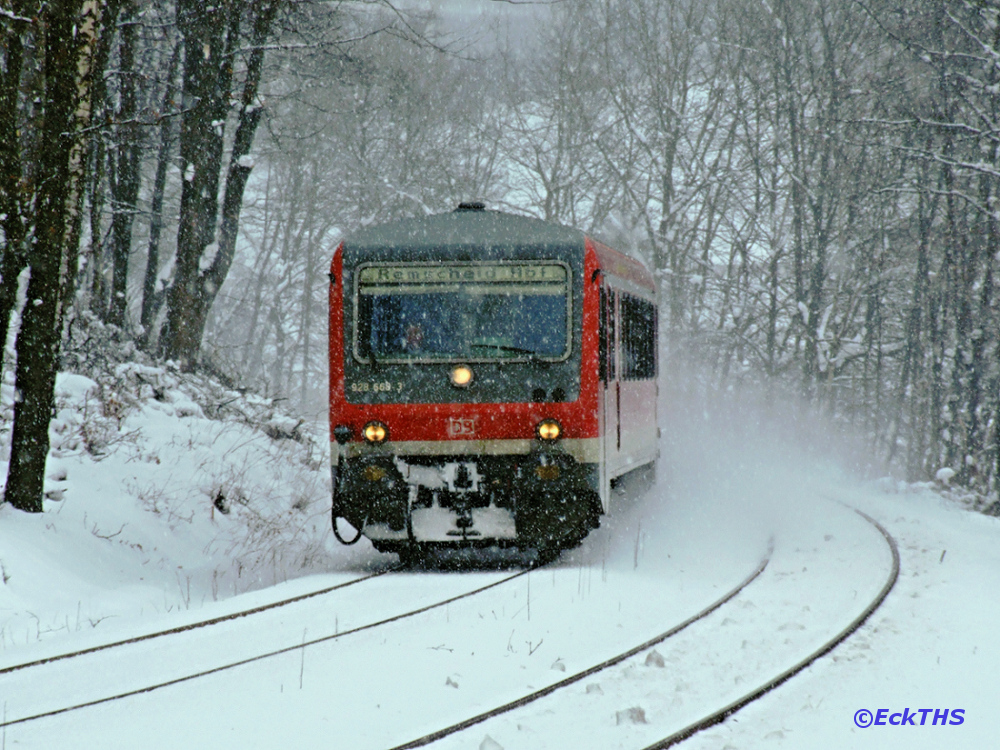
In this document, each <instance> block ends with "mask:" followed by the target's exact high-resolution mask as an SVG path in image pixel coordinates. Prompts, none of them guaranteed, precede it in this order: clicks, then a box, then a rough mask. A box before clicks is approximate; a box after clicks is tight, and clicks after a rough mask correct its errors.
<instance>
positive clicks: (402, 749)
mask: <svg viewBox="0 0 1000 750" xmlns="http://www.w3.org/2000/svg"><path fill="white" fill-rule="evenodd" d="M773 550H774V545H773V541H772V543H771V544H769V546H768V551H767V554H766V555H765V556H764V557H763V558H762V559H761V561H760V562H759V563H758V565H757V567H756V568H755V569H754V570H753V572H751V573H750V575H748V576H747V577H746V578H744V579H743V580H742V581H740V582H739V583H738V584H737V585H736V586H735V587H733V588H732V589H731V590H729V591H727V592H726V593H725V594H724V595H723V596H721V597H720V598H719V599H716V600H715V601H714V602H712V603H711V604H709V605H708V606H707V607H705V608H704V609H702V610H701V611H700V612H697V613H695V614H694V615H692V616H691V617H689V618H688V619H686V620H684V621H683V622H681V623H679V624H678V625H675V626H673V627H672V628H670V629H669V630H666V631H665V632H663V633H660V634H659V635H657V636H655V637H653V638H650V639H649V640H647V641H644V642H643V643H640V644H639V645H638V646H634V647H632V648H630V649H628V650H627V651H623V652H621V653H620V654H616V655H615V656H612V657H611V658H609V659H605V660H604V661H602V662H600V663H598V664H595V665H594V666H592V667H590V668H588V669H585V670H583V671H582V672H577V673H576V674H573V675H570V676H569V677H567V678H565V679H563V680H559V681H558V682H555V683H553V684H551V685H548V686H547V687H544V688H542V689H541V690H536V691H535V692H533V693H529V694H528V695H525V696H523V697H521V698H518V699H517V700H514V701H510V702H509V703H506V704H504V705H502V706H497V707H496V708H494V709H491V710H489V711H485V712H484V713H481V714H479V715H477V716H473V717H471V718H469V719H466V720H465V721H461V722H459V723H457V724H453V725H452V726H450V727H445V728H444V729H440V730H438V731H436V732H432V733H430V734H426V735H424V736H423V737H418V738H417V739H415V740H411V741H410V742H406V743H404V744H402V745H397V746H396V747H394V748H392V750H408V749H409V748H415V747H423V746H425V745H429V744H431V743H432V742H436V741H437V740H440V739H443V738H445V737H447V736H449V735H452V734H455V733H456V732H461V731H462V730H464V729H468V728H469V727H472V726H475V725H476V724H480V723H482V722H484V721H486V720H487V719H492V718H494V717H496V716H500V715H501V714H505V713H507V712H508V711H513V710H514V709H516V708H521V707H522V706H526V705H528V704H529V703H533V702H534V701H536V700H538V699H539V698H544V697H545V696H546V695H550V694H551V693H554V692H556V691H557V690H561V689H563V688H565V687H568V686H569V685H572V684H574V683H576V682H579V681H580V680H583V679H585V678H587V677H590V676H591V675H594V674H596V673H598V672H600V671H601V670H603V669H608V668H609V667H613V666H614V665H616V664H620V663H621V662H623V661H625V660H626V659H629V658H631V657H633V656H635V655H636V654H639V653H641V652H643V651H645V650H646V649H649V648H652V647H653V646H656V645H658V644H660V643H663V642H664V641H665V640H667V639H668V638H671V637H672V636H674V635H677V634H678V633H680V632H681V631H682V630H684V629H685V628H687V627H688V626H690V625H692V624H693V623H695V622H698V620H702V619H704V618H706V617H708V616H709V615H710V614H712V613H713V612H715V610H717V609H718V608H719V607H721V606H722V605H723V604H725V603H726V602H728V601H729V600H730V599H732V598H733V597H734V596H736V595H737V594H739V593H740V592H741V591H743V590H744V589H745V588H746V587H747V586H749V585H750V584H751V583H753V582H754V581H755V580H756V579H757V577H758V576H759V575H760V574H761V573H763V572H764V569H765V568H766V567H767V564H768V562H770V560H771V553H772V552H773Z"/></svg>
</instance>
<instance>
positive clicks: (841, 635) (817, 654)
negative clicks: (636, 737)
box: [392, 509, 899, 750]
mask: <svg viewBox="0 0 1000 750" xmlns="http://www.w3.org/2000/svg"><path fill="white" fill-rule="evenodd" d="M852 510H854V512H855V513H857V514H858V515H859V516H861V517H862V518H863V519H864V520H865V521H866V522H867V523H868V524H870V525H871V527H873V528H874V529H875V530H877V532H878V533H879V535H880V536H881V538H882V540H883V541H884V543H885V545H886V547H887V549H888V551H889V555H890V557H891V563H890V565H889V570H888V572H887V574H886V577H885V579H884V581H883V583H882V585H881V587H880V588H879V589H878V591H877V592H876V593H875V594H874V596H872V597H871V599H870V600H868V602H867V604H866V605H865V606H864V607H863V608H862V609H861V611H860V612H859V613H858V614H857V615H856V616H855V617H854V618H853V619H852V620H851V621H850V622H849V623H848V624H847V625H846V626H844V627H842V628H840V629H839V630H838V631H837V632H836V633H835V634H833V635H832V636H830V637H828V638H826V639H825V640H824V641H823V642H822V644H821V645H820V646H818V647H817V648H815V649H813V650H812V651H811V652H809V653H808V654H807V655H806V656H805V657H804V658H801V659H798V660H797V661H795V662H794V663H792V664H791V666H789V667H787V668H786V669H784V670H782V671H780V672H779V673H778V674H775V675H773V676H769V677H768V678H767V679H765V680H763V681H761V682H759V683H757V684H756V686H755V687H753V688H751V689H747V690H746V691H745V692H743V693H742V694H741V695H740V696H739V697H737V698H736V699H732V700H726V701H725V702H724V703H723V705H721V706H720V707H713V708H712V710H709V711H707V712H705V713H704V714H702V715H701V716H700V717H699V718H697V719H695V720H690V721H686V722H683V725H682V726H681V728H679V729H676V730H674V731H672V732H670V733H669V734H667V735H666V736H663V737H661V738H659V739H657V740H656V741H654V742H652V743H649V742H648V741H643V742H638V743H636V744H634V745H632V744H624V743H623V744H617V743H616V744H615V745H614V746H616V747H619V746H621V747H626V746H632V747H641V748H643V750H662V749H663V748H669V747H673V746H675V745H677V744H679V743H681V742H683V741H684V740H686V739H689V738H690V737H692V736H694V735H695V734H697V733H699V732H701V731H704V730H706V729H708V728H710V727H713V726H715V725H717V724H720V723H722V722H723V721H725V720H726V719H727V718H729V717H730V716H732V715H733V714H735V713H736V712H738V711H739V710H740V709H742V708H744V707H745V706H747V705H749V704H750V703H752V702H754V701H756V700H758V699H760V698H761V697H763V696H764V695H767V694H768V693H770V692H772V691H774V690H775V689H776V688H778V687H779V686H780V685H782V684H784V683H785V682H787V681H788V680H789V679H791V678H792V677H794V676H795V675H796V674H798V673H800V672H801V671H802V670H804V669H806V668H807V667H808V666H810V665H811V664H813V663H815V662H816V661H817V660H818V659H820V658H822V657H823V656H824V655H826V654H829V653H830V652H831V651H833V650H834V649H835V648H836V647H837V646H838V645H839V644H841V643H843V642H844V641H845V640H846V639H847V638H849V637H850V636H851V635H852V634H853V633H855V632H856V631H857V630H858V629H859V628H861V627H862V625H864V623H865V622H866V621H867V620H868V619H869V618H870V617H871V615H872V614H873V613H874V612H875V611H876V610H877V609H878V608H879V606H881V604H882V603H883V602H884V601H885V599H886V597H887V596H888V595H889V593H890V592H891V591H892V589H893V587H894V586H895V583H896V580H897V579H898V576H899V550H898V547H897V544H896V541H895V539H894V538H893V537H892V535H891V534H890V533H889V532H888V531H887V530H886V529H885V527H883V526H882V525H881V524H880V523H878V521H876V520H875V519H873V518H871V517H870V516H869V515H867V514H865V513H863V512H862V511H860V510H856V509H852ZM769 560H770V550H769V553H768V557H766V558H765V559H764V560H762V561H761V564H760V565H759V566H758V568H757V569H756V570H755V571H754V572H753V573H751V574H750V575H749V576H748V577H747V578H746V579H744V581H742V582H741V583H740V584H739V585H737V586H736V587H734V588H733V589H732V590H731V591H729V592H727V593H726V594H725V595H724V596H722V597H721V598H720V599H719V600H717V601H716V602H714V603H712V604H711V605H710V606H708V607H706V608H705V609H704V610H702V611H701V612H699V613H697V614H696V615H694V616H692V617H691V618H689V619H688V620H686V621H685V622H683V623H681V624H680V625H677V626H675V627H673V628H671V629H670V630H668V631H666V632H664V633H662V634H661V635H659V636H657V637H655V638H653V639H651V640H649V641H646V642H644V643H642V644H639V645H638V646H635V647H634V648H630V649H628V650H627V651H623V652H622V653H620V654H618V655H616V656H614V657H611V658H609V659H607V660H605V661H602V662H600V663H598V664H595V665H594V666H593V667H591V668H589V669H586V670H583V671H581V672H579V673H577V674H574V675H572V676H570V677H567V678H566V679H563V680H560V681H558V682H556V683H553V684H552V685H549V686H548V687H546V688H544V689H542V690H537V691H533V692H531V693H529V694H526V695H524V696H523V697H520V698H518V699H516V700H512V701H509V702H507V703H504V704H503V705H501V706H497V707H496V708H493V709H491V710H489V711H485V712H482V713H480V714H478V715H476V716H473V717H470V718H468V719H466V720H464V721H461V722H456V723H454V724H452V725H450V726H447V727H444V728H442V729H439V730H436V731H434V732H430V733H428V734H425V735H423V736H420V737H418V738H416V739H413V740H410V741H407V742H405V743H403V744H399V745H396V746H395V747H394V748H392V750H408V749H409V748H417V747H424V746H427V745H430V744H433V743H438V742H440V741H442V740H444V742H442V743H441V746H442V748H448V747H452V746H459V745H461V744H462V742H463V741H464V745H463V746H465V745H468V743H469V741H472V745H471V746H476V744H477V742H478V739H476V740H474V738H473V737H471V736H469V735H468V733H467V730H469V729H470V728H471V727H474V726H477V725H480V724H482V725H485V726H484V731H485V730H487V729H489V727H490V726H491V725H489V724H487V722H489V721H490V720H492V719H498V718H500V717H502V716H503V715H505V714H508V713H511V712H514V711H517V710H518V709H523V708H525V707H527V706H529V704H532V703H535V702H536V701H539V700H540V699H543V698H546V697H555V696H556V695H557V694H558V693H559V692H564V691H566V689H567V688H569V687H570V686H572V685H574V684H575V683H578V682H580V681H581V680H583V679H585V678H588V677H595V676H597V675H599V674H600V673H601V672H605V671H606V670H609V669H610V668H611V667H614V666H615V665H619V664H621V663H623V662H625V661H627V660H629V659H632V658H633V657H636V656H638V655H639V654H641V653H643V652H645V651H648V650H650V649H651V648H652V647H653V646H657V645H660V644H663V643H665V642H666V641H668V639H670V638H672V637H674V636H676V635H678V634H679V633H681V632H682V631H684V630H685V629H687V628H688V627H689V626H691V625H693V624H695V623H696V622H699V621H702V620H704V619H705V618H707V617H708V616H709V615H711V614H713V613H716V612H718V611H719V610H720V609H721V608H722V607H723V606H724V605H726V604H727V603H730V602H733V600H734V599H736V598H737V596H738V595H739V594H741V593H743V592H745V591H746V590H747V589H748V588H749V587H750V585H751V584H752V583H753V582H754V581H757V580H758V579H759V578H760V576H761V574H762V573H763V572H764V570H765V568H766V567H767V564H768V562H769ZM722 656H723V657H724V656H725V654H722ZM576 710H577V711H579V710H580V709H579V707H577V708H576ZM542 712H543V709H541V708H539V710H538V712H537V713H539V714H541V713H542ZM544 713H545V714H546V715H547V716H548V717H549V719H550V720H553V721H555V719H553V718H552V717H555V716H564V717H565V716H577V715H580V714H577V713H576V711H574V710H570V709H566V710H563V711H561V710H560V709H559V708H557V707H554V706H552V705H551V704H548V709H547V710H545V711H544ZM582 713H583V712H582V711H581V714H582ZM518 723H520V722H518ZM641 723H643V724H645V719H644V718H643V719H642V722H641ZM519 728H520V727H519ZM494 734H495V733H494ZM488 736H490V737H491V739H493V740H494V742H496V739H495V738H494V736H493V735H488ZM496 736H498V737H502V734H497V735H496ZM446 738H452V739H453V740H458V742H450V741H447V739H446ZM602 739H603V738H602ZM602 739H592V741H594V742H595V743H597V744H594V745H593V746H594V747H604V746H611V745H605V744H604V743H603V742H602ZM522 743H523V744H518V745H516V746H519V747H520V746H534V745H532V744H531V740H530V739H529V738H528V737H524V738H523V739H522ZM498 744H499V746H501V747H503V746H505V745H503V743H502V742H500V743H498ZM574 745H577V746H578V745H579V741H578V738H577V739H576V740H575V741H572V742H570V743H569V744H567V745H566V746H574ZM507 746H509V745H507ZM539 746H541V745H539ZM545 746H547V745H545Z"/></svg>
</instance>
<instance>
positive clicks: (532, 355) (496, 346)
mask: <svg viewBox="0 0 1000 750" xmlns="http://www.w3.org/2000/svg"><path fill="white" fill-rule="evenodd" d="M469 346H470V348H472V349H496V350H497V351H501V352H512V353H514V354H527V355H528V357H529V358H532V359H534V358H535V357H538V356H539V355H540V354H541V352H536V351H534V350H533V349H522V348H521V347H519V346H507V345H506V344H470V345H469Z"/></svg>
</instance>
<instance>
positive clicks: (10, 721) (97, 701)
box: [0, 566, 543, 729]
mask: <svg viewBox="0 0 1000 750" xmlns="http://www.w3.org/2000/svg"><path fill="white" fill-rule="evenodd" d="M539 567H543V566H532V567H528V568H525V569H523V570H519V571H518V572H516V573H513V574H511V575H508V576H504V577H502V578H500V579H499V580H496V581H492V582H490V583H488V584H486V585H484V586H479V587H477V588H474V589H471V590H469V591H465V592H462V593H459V594H456V595H454V596H451V597H448V598H445V599H440V600H437V601H434V602H432V603H431V604H427V605H424V606H421V607H416V608H414V609H410V610H407V611H405V612H401V613H398V614H395V615H392V616H390V617H385V618H382V619H379V620H377V621H374V622H370V623H366V624H364V625H360V626H357V627H354V628H349V629H346V630H342V631H338V632H335V633H332V634H328V635H324V636H321V637H318V638H312V639H309V640H306V639H303V640H302V641H301V642H299V643H295V644H293V645H289V646H284V647H281V648H276V649H270V650H268V651H266V652H264V653H258V654H255V655H253V656H250V657H247V658H243V659H238V660H233V661H228V662H226V663H224V664H220V665H217V666H214V667H212V668H209V669H204V670H200V671H195V672H191V673H189V674H184V675H182V676H180V677H175V678H172V679H169V680H162V681H158V682H155V683H151V684H146V685H143V686H141V687H137V688H132V689H129V690H125V691H122V692H119V693H115V694H113V695H105V696H102V697H99V698H94V699H91V700H86V701H81V702H79V703H75V704H73V705H69V706H61V707H59V708H52V709H48V710H45V711H40V712H38V713H33V714H30V715H26V716H20V717H16V718H7V716H4V717H3V719H2V720H0V729H2V728H5V727H10V726H15V725H18V724H24V723H27V722H31V721H36V720H38V719H44V718H47V717H52V716H58V715H61V714H66V713H69V712H71V711H77V710H80V709H83V708H89V707H92V706H98V705H102V704H106V703H111V702H113V701H118V700H122V699H125V698H129V697H132V696H136V695H142V694H144V693H150V692H153V691H155V690H159V689H161V688H165V687H169V686H172V685H178V684H181V683H184V682H188V681H190V680H194V679H197V678H199V677H206V676H208V675H212V674H216V673H219V672H224V671H226V670H230V669H234V668H236V667H240V666H243V665H245V664H252V663H253V662H258V661H262V660H264V659H268V658H271V657H274V656H279V655H281V654H287V653H290V652H293V651H298V650H300V649H304V648H305V647H307V646H313V645H316V644H319V643H326V642H329V641H333V640H335V639H337V638H343V637H345V636H348V635H353V634H355V633H360V632H363V631H366V630H371V629H373V628H377V627H380V626H383V625H387V624H389V623H393V622H398V621H400V620H405V619H407V618H409V617H414V616H416V615H419V614H422V613H424V612H429V611H431V610H434V609H438V608H440V607H445V606H447V605H449V604H452V603H453V602H456V601H460V600H462V599H466V598H469V597H472V596H475V595H476V594H480V593H482V592H484V591H488V590H490V589H493V588H496V587H498V586H500V585H502V584H504V583H507V582H509V581H512V580H515V579H517V578H520V577H521V576H523V575H526V574H527V573H530V572H532V571H533V570H537V569H538V568H539ZM398 569H399V568H398V567H396V568H390V569H387V570H386V571H381V572H379V573H376V574H374V575H371V576H364V577H361V578H358V579H355V580H353V581H349V582H347V583H345V584H340V585H339V586H333V587H327V588H325V589H322V590H318V591H314V592H310V593H307V594H303V595H300V596H297V597H292V598H289V599H287V600H283V601H281V602H275V603H272V604H269V605H265V606H261V607H255V608H252V609H248V610H244V611H241V612H237V613H233V614H231V615H228V616H225V617H219V618H213V619H212V620H205V621H203V622H199V623H194V624H192V625H188V626H182V627H178V628H174V629H172V630H166V631H160V632H157V633H151V634H148V635H145V636H140V637H137V638H133V639H128V640H123V641H118V642H116V643H111V644H106V645H103V646H98V647H94V648H90V649H84V650H80V651H75V652H70V653H66V654H61V655H59V656H56V657H51V658H47V659H40V660H37V661H34V662H25V663H23V664H18V665H15V666H13V667H8V668H7V669H5V670H4V671H5V672H13V671H20V670H24V669H30V668H33V667H34V668H38V667H44V666H46V665H48V664H50V663H52V662H55V661H59V660H66V659H70V658H74V657H79V656H85V655H89V654H93V653H95V652H98V651H102V650H107V649H110V648H115V647H122V646H126V645H132V644H137V643H141V642H143V641H147V640H150V639H153V638H158V637H161V636H166V635H178V634H181V633H184V632H187V631H190V630H193V629H197V628H201V627H205V626H207V625H212V624H217V623H220V622H226V621H232V620H236V619H239V618H242V617H247V616H251V615H254V614H260V613H262V612H265V611H268V610H272V609H276V608H278V607H282V606H286V605H288V604H292V603H295V602H299V601H302V600H304V599H308V598H312V597H315V596H319V595H320V594H324V593H329V592H330V591H334V590H337V589H341V588H344V587H345V586H350V585H352V584H355V583H360V582H362V581H368V580H371V579H372V578H376V577H378V576H380V575H382V574H383V573H385V572H390V571H393V570H398Z"/></svg>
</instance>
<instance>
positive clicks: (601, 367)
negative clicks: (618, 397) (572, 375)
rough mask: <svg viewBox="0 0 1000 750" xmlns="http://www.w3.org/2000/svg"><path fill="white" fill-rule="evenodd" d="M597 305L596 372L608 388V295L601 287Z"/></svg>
mask: <svg viewBox="0 0 1000 750" xmlns="http://www.w3.org/2000/svg"><path fill="white" fill-rule="evenodd" d="M598 304H599V305H600V306H601V310H600V318H599V320H600V322H599V324H598V330H597V370H598V378H600V380H601V382H602V383H604V387H605V388H607V386H608V295H607V292H605V291H604V287H603V286H602V287H601V296H600V301H599V302H598Z"/></svg>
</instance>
